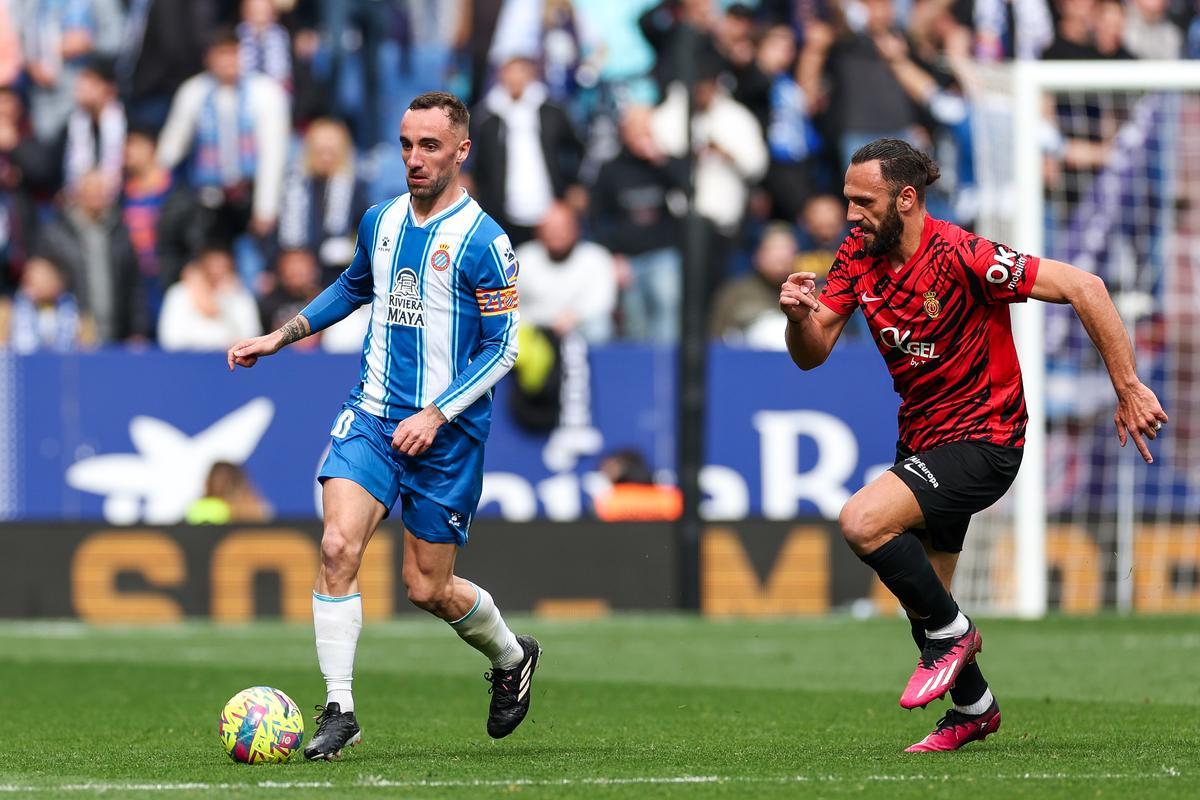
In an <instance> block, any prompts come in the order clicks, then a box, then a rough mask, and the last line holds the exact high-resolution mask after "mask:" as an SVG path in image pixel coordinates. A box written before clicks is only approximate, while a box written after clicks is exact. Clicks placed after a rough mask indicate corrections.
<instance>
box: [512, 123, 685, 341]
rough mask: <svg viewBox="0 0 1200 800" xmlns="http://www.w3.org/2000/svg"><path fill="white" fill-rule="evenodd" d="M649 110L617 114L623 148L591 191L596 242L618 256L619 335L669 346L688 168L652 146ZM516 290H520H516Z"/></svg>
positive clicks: (674, 328)
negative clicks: (619, 292)
mask: <svg viewBox="0 0 1200 800" xmlns="http://www.w3.org/2000/svg"><path fill="white" fill-rule="evenodd" d="M650 116H651V110H650V109H649V108H647V107H645V106H629V107H627V108H626V109H625V111H624V113H623V114H622V116H621V142H622V144H623V147H622V149H621V152H620V153H618V154H617V156H616V158H614V159H612V160H611V161H609V162H608V163H606V164H604V165H603V166H602V167H601V168H600V173H599V175H597V177H596V182H595V184H594V185H593V187H592V199H591V212H592V228H593V231H594V233H595V238H596V241H597V242H598V243H599V244H601V245H603V246H604V247H606V248H608V249H609V250H610V251H611V252H612V253H613V254H614V255H615V256H616V258H617V264H618V279H619V280H620V281H621V283H622V289H623V291H622V292H621V298H620V303H621V323H622V324H621V331H622V336H623V337H624V338H627V339H633V340H637V341H653V342H660V343H669V342H673V341H675V340H676V339H677V338H678V337H679V302H680V285H679V281H680V263H681V255H680V252H679V247H678V246H677V244H676V243H677V242H678V241H679V233H680V230H681V226H680V224H679V219H678V218H679V216H680V215H681V214H682V213H683V212H684V211H685V210H686V206H687V198H686V196H685V194H684V190H683V187H684V182H685V180H686V177H687V176H686V172H687V165H686V163H684V161H683V160H682V159H680V158H668V157H667V155H666V154H665V153H663V151H662V149H661V148H660V147H659V146H658V144H657V142H655V141H654V135H653V133H652V131H651V129H650ZM522 290H524V287H523V286H522Z"/></svg>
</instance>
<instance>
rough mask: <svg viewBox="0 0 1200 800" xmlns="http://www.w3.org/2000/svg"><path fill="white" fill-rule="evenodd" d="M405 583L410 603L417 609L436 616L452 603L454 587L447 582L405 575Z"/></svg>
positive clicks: (423, 576)
mask: <svg viewBox="0 0 1200 800" xmlns="http://www.w3.org/2000/svg"><path fill="white" fill-rule="evenodd" d="M404 582H405V585H406V587H407V589H408V601H409V602H410V603H412V604H413V605H414V606H416V607H417V608H423V609H425V610H426V611H429V612H431V613H434V614H436V613H438V611H439V610H440V609H441V608H442V607H443V606H445V605H447V604H448V603H449V602H450V596H451V591H452V586H451V585H450V584H449V583H447V582H445V581H436V580H432V579H431V578H429V577H428V576H425V575H419V574H418V575H405V576H404Z"/></svg>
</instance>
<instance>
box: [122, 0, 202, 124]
mask: <svg viewBox="0 0 1200 800" xmlns="http://www.w3.org/2000/svg"><path fill="white" fill-rule="evenodd" d="M216 7H217V2H216V0H129V11H128V15H127V17H126V22H125V35H124V45H123V46H122V50H121V55H120V57H119V58H118V59H117V79H118V82H119V83H120V86H121V94H122V96H123V97H124V98H125V107H126V112H127V113H128V115H129V120H130V122H131V123H132V124H133V125H135V126H138V127H145V128H150V129H152V130H157V129H159V128H161V127H162V126H163V123H164V122H165V121H166V119H167V112H168V110H169V109H170V107H171V99H172V98H173V97H174V96H175V92H176V91H177V90H178V89H179V87H180V86H182V85H183V82H184V81H186V80H187V79H188V78H190V77H192V76H193V75H195V74H196V73H197V72H199V71H200V70H202V69H203V68H204V51H205V47H206V46H207V42H208V37H209V36H210V35H211V33H212V30H213V24H214V22H215V20H216V16H217V8H216Z"/></svg>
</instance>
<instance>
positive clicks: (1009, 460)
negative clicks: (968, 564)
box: [891, 442, 1022, 553]
mask: <svg viewBox="0 0 1200 800" xmlns="http://www.w3.org/2000/svg"><path fill="white" fill-rule="evenodd" d="M1021 453H1022V448H1020V447H1005V446H1003V445H998V444H991V443H989V442H950V443H949V444H943V445H939V446H937V447H935V448H933V449H932V450H927V451H925V452H924V453H913V451H911V450H909V449H908V448H907V447H905V446H904V445H902V444H900V443H899V442H897V443H896V464H895V465H894V466H893V467H892V468H891V471H892V473H893V474H894V475H896V477H898V478H899V479H900V480H902V481H904V484H905V485H906V486H907V487H908V488H909V489H912V493H913V494H914V495H916V497H917V505H919V506H920V507H921V513H922V514H923V515H924V517H925V533H926V534H927V536H928V538H929V542H930V544H931V545H932V547H933V549H934V550H941V551H942V552H946V553H957V552H959V551H961V550H962V546H963V539H964V538H966V535H967V524H968V523H969V522H970V521H971V515H972V514H975V513H978V512H980V511H982V510H984V509H985V508H987V507H988V506H990V505H992V504H993V503H995V502H996V501H997V500H999V499H1000V498H1001V497H1003V496H1004V493H1005V492H1007V491H1008V487H1009V486H1012V482H1013V479H1014V478H1016V477H1017V469H1018V468H1019V467H1020V466H1021Z"/></svg>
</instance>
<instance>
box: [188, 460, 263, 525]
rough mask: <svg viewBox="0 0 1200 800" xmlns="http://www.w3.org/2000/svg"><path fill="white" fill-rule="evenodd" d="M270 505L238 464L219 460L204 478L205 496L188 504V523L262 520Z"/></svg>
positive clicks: (228, 522) (217, 523)
mask: <svg viewBox="0 0 1200 800" xmlns="http://www.w3.org/2000/svg"><path fill="white" fill-rule="evenodd" d="M270 518H271V507H270V505H268V504H267V502H266V501H264V500H263V499H262V498H261V497H260V496H259V494H258V492H257V490H255V488H254V484H252V483H251V482H250V478H249V476H248V475H247V474H246V471H245V470H244V469H243V468H242V467H240V466H238V465H237V464H231V463H229V462H228V461H218V462H216V463H215V464H213V465H212V468H211V469H209V471H208V477H207V478H205V480H204V496H203V497H200V498H198V499H197V500H196V501H195V502H193V503H192V505H191V507H189V508H188V512H187V517H186V522H187V524H188V525H228V524H230V523H235V522H264V521H266V520H268V519H270Z"/></svg>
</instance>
